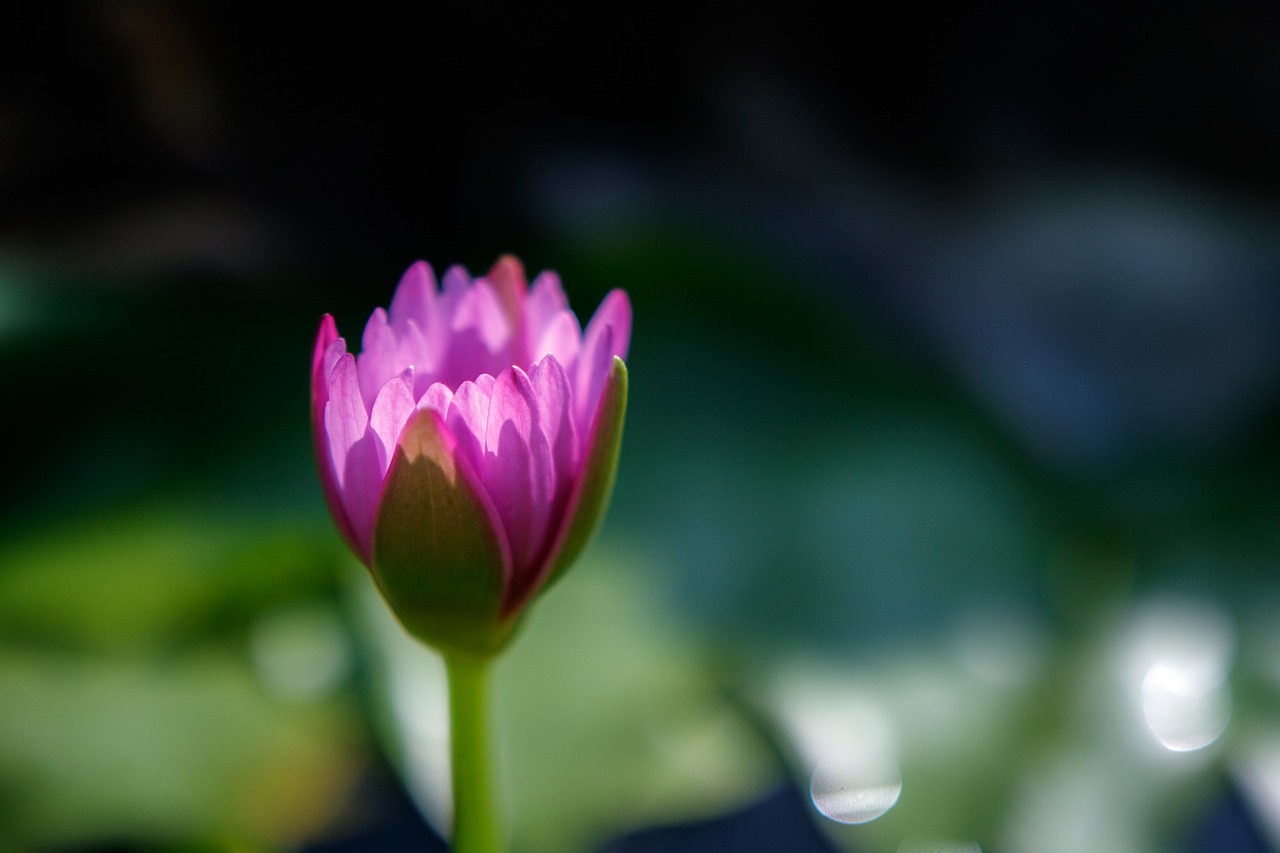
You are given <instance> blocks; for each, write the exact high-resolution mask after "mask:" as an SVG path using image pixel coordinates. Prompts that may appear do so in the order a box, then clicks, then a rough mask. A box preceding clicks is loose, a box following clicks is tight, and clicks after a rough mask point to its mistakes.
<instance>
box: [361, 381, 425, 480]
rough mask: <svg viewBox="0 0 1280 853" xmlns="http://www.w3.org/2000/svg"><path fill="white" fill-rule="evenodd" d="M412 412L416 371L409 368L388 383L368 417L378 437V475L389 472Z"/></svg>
mask: <svg viewBox="0 0 1280 853" xmlns="http://www.w3.org/2000/svg"><path fill="white" fill-rule="evenodd" d="M413 411H414V403H413V368H412V367H408V368H405V370H404V372H403V373H401V374H400V375H399V376H393V377H391V378H390V379H388V380H387V382H386V384H385V385H383V386H382V390H381V391H379V392H378V398H377V399H376V400H374V401H373V411H372V412H370V413H369V429H370V430H371V431H372V432H373V434H374V435H376V436H377V437H378V448H379V454H378V474H379V475H382V474H385V473H386V472H387V466H388V465H390V464H391V457H392V455H393V454H394V453H395V448H396V442H397V441H398V440H399V438H400V431H401V430H402V429H404V425H405V423H406V422H407V421H408V420H409V415H411V414H413Z"/></svg>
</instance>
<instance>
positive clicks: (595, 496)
mask: <svg viewBox="0 0 1280 853" xmlns="http://www.w3.org/2000/svg"><path fill="white" fill-rule="evenodd" d="M626 416H627V365H626V363H625V362H624V361H623V360H622V359H620V358H618V357H617V356H616V355H615V356H614V357H613V364H612V366H610V368H609V377H608V379H606V380H605V384H604V388H603V389H602V390H601V392H600V403H599V406H598V408H597V410H596V420H595V424H594V426H593V432H592V435H591V439H590V441H589V442H588V444H587V447H586V454H587V458H586V461H585V463H584V465H583V477H582V483H581V485H580V486H579V487H578V490H577V492H576V493H575V494H574V495H573V497H572V498H571V499H570V503H569V508H568V512H567V515H568V523H567V524H566V525H565V527H564V528H563V529H562V530H561V531H560V535H559V538H558V541H557V542H556V544H555V546H554V547H553V549H552V556H551V558H550V559H551V568H550V570H549V571H548V572H547V575H546V579H545V580H544V581H543V582H542V583H541V584H540V585H539V587H538V591H539V592H540V591H541V590H543V589H546V588H547V586H549V585H550V584H552V583H554V582H555V581H556V580H557V579H558V578H559V577H560V576H561V575H562V574H564V572H565V570H566V569H568V568H569V566H571V565H572V564H573V562H574V560H576V559H578V556H579V555H580V554H581V553H582V552H583V550H584V549H585V548H586V547H587V545H588V544H590V542H591V538H592V537H593V536H595V534H596V531H597V530H599V528H600V524H601V522H603V521H604V516H605V512H606V511H607V510H608V509H609V499H610V498H611V497H613V483H614V480H615V479H616V478H617V474H618V455H619V453H621V451H622V424H623V421H625V420H626Z"/></svg>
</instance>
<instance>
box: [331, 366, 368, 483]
mask: <svg viewBox="0 0 1280 853" xmlns="http://www.w3.org/2000/svg"><path fill="white" fill-rule="evenodd" d="M368 426H369V414H368V412H366V411H365V408H364V400H363V399H362V398H361V396H360V384H359V378H358V377H357V374H356V360H355V358H354V357H352V355H351V354H350V353H346V354H344V355H343V356H342V357H341V358H339V359H338V363H337V364H335V365H334V366H333V373H332V374H331V375H330V377H329V401H328V403H327V404H326V405H325V409H324V428H325V433H326V434H327V435H328V437H329V454H330V460H331V461H332V463H333V471H334V473H335V474H336V475H337V479H338V487H339V489H341V490H345V489H346V480H345V476H346V470H347V453H348V452H349V451H350V449H351V447H352V445H354V444H355V443H356V442H357V441H359V440H360V439H362V438H364V434H365V430H366V429H367V428H368Z"/></svg>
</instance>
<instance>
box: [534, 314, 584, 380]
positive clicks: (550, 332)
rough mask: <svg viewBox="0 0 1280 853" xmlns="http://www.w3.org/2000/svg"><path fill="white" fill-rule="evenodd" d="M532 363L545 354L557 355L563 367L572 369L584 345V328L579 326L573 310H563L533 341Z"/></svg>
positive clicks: (539, 359)
mask: <svg viewBox="0 0 1280 853" xmlns="http://www.w3.org/2000/svg"><path fill="white" fill-rule="evenodd" d="M532 344H533V346H532V348H531V350H530V359H529V361H530V363H536V362H539V361H541V360H542V359H543V357H544V356H548V355H551V356H555V359H556V361H558V362H560V365H561V367H564V368H565V369H566V370H572V369H573V367H574V365H575V364H577V361H578V351H579V349H580V348H581V346H582V330H581V329H580V328H579V327H578V318H577V317H575V316H574V315H573V312H572V311H561V312H559V313H558V314H556V315H555V316H554V317H552V318H551V320H550V321H549V322H548V323H547V325H546V326H545V328H544V329H543V330H542V334H541V336H539V337H538V338H537V339H535V340H534V341H532Z"/></svg>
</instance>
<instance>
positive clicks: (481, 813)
mask: <svg viewBox="0 0 1280 853" xmlns="http://www.w3.org/2000/svg"><path fill="white" fill-rule="evenodd" d="M445 669H446V671H447V672H448V674H449V725H450V740H451V745H452V748H451V752H450V755H451V756H452V759H453V849H454V851H455V853H500V851H501V850H502V848H503V845H502V840H501V839H502V830H501V828H500V827H499V821H498V809H497V805H496V803H495V801H494V797H493V779H492V775H491V773H490V770H491V767H490V765H491V759H490V755H489V737H488V734H489V701H488V693H489V690H488V688H489V680H488V675H489V661H487V660H475V659H471V658H464V657H458V656H455V655H446V656H445Z"/></svg>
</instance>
